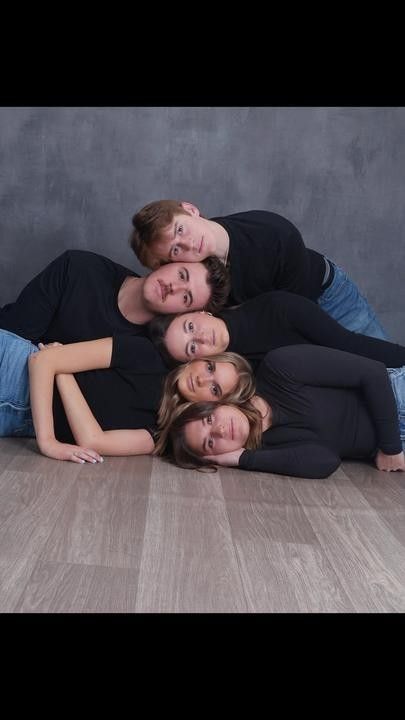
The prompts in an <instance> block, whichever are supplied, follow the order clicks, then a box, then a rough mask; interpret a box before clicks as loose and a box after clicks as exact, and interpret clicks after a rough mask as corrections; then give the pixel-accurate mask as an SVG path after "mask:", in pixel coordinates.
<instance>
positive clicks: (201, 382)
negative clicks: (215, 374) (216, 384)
mask: <svg viewBox="0 0 405 720" xmlns="http://www.w3.org/2000/svg"><path fill="white" fill-rule="evenodd" d="M196 382H197V385H198V387H205V386H207V385H209V384H210V383H211V382H212V380H211V378H209V377H208V378H204V377H200V376H199V375H197V377H196Z"/></svg>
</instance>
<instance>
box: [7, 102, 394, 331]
mask: <svg viewBox="0 0 405 720" xmlns="http://www.w3.org/2000/svg"><path fill="white" fill-rule="evenodd" d="M165 197H178V198H183V199H186V200H191V201H193V202H195V203H196V204H197V205H199V207H200V209H201V210H202V211H203V213H204V214H205V215H207V216H213V215H220V214H227V213H232V212H237V211H242V210H252V209H267V210H273V211H275V212H278V213H280V214H282V215H285V216H286V217H287V218H289V219H290V220H291V221H292V222H294V223H295V224H296V225H297V227H298V228H299V229H300V231H301V233H302V235H303V237H304V240H305V242H306V244H307V245H308V246H309V247H313V248H315V249H317V250H320V251H321V252H325V253H327V254H329V256H330V257H331V258H332V259H333V260H335V261H336V262H338V263H340V264H341V265H343V267H344V268H345V269H346V270H347V271H348V272H349V274H350V275H351V276H352V277H353V279H354V280H355V281H356V282H357V283H358V284H359V286H360V287H361V288H362V290H363V291H364V293H365V294H366V295H367V296H368V298H369V300H370V302H371V303H372V304H373V306H374V307H375V309H376V310H377V312H378V314H379V316H380V318H381V320H382V321H383V323H384V324H385V326H386V328H387V329H388V330H389V331H390V332H391V335H392V337H393V338H395V339H396V340H398V341H401V342H405V322H404V319H405V314H404V311H405V284H404V282H403V280H404V277H405V272H404V268H405V265H404V261H405V243H404V229H403V228H404V225H405V223H404V220H405V217H404V213H405V108H402V107H401V108H346V107H344V108H333V107H328V108H322V107H321V108H303V107H300V108H220V107H217V108H206V107H204V108H198V107H190V108H175V107H172V108H164V107H162V108H142V107H139V108H0V208H1V211H0V243H1V268H0V305H1V304H3V303H5V302H10V301H11V300H13V299H14V298H15V297H16V295H17V294H18V292H19V291H20V289H21V288H22V287H23V285H24V284H25V283H26V282H27V281H28V280H29V279H30V278H31V277H32V276H33V275H34V274H35V273H37V272H38V271H39V270H41V269H42V268H43V267H44V266H45V264H46V263H47V262H49V261H50V260H51V259H53V258H54V257H56V255H58V254H59V253H60V252H62V251H63V250H65V249H66V248H73V247H74V248H84V249H88V250H93V251H95V252H99V253H102V254H105V255H108V256H110V257H111V258H113V259H114V260H116V261H118V262H121V263H123V264H125V265H128V266H131V267H133V268H134V269H136V270H138V271H139V269H140V267H139V264H138V263H137V261H136V259H135V257H134V256H133V254H132V252H131V251H130V249H129V247H128V235H129V231H130V219H131V217H132V215H133V213H134V212H135V211H136V210H138V209H139V208H140V207H141V206H142V205H144V204H145V203H147V202H150V201H151V200H155V199H159V198H165ZM142 272H143V270H142Z"/></svg>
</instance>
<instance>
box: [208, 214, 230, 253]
mask: <svg viewBox="0 0 405 720" xmlns="http://www.w3.org/2000/svg"><path fill="white" fill-rule="evenodd" d="M210 222H212V225H213V228H214V233H215V241H216V245H215V255H216V256H217V257H219V259H220V260H222V261H223V262H224V263H226V261H227V259H228V253H229V235H228V232H227V230H225V228H224V227H222V225H220V224H219V223H217V222H215V220H210Z"/></svg>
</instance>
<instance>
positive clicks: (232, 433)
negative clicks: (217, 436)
mask: <svg viewBox="0 0 405 720" xmlns="http://www.w3.org/2000/svg"><path fill="white" fill-rule="evenodd" d="M231 438H232V440H233V439H234V432H233V420H232V418H231Z"/></svg>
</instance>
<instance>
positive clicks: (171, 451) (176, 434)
mask: <svg viewBox="0 0 405 720" xmlns="http://www.w3.org/2000/svg"><path fill="white" fill-rule="evenodd" d="M218 405H232V403H222V402H221V403H216V402H197V403H190V402H189V403H185V404H184V405H180V406H178V407H177V409H176V410H175V412H174V416H173V418H172V421H171V423H170V425H169V426H168V428H167V431H166V432H165V434H164V443H163V442H162V443H161V442H160V440H161V438H159V440H158V442H157V443H156V446H155V449H154V451H153V454H154V455H164V454H166V455H167V456H168V458H169V459H170V460H171V461H172V462H174V463H175V464H176V465H178V466H179V467H182V468H186V469H188V470H201V471H203V472H216V470H217V467H216V465H215V463H214V462H212V461H210V460H207V459H205V458H204V457H202V456H200V455H197V453H194V452H193V451H192V450H191V449H190V448H189V447H188V445H187V442H186V437H185V428H186V426H187V424H188V423H189V422H192V421H193V420H201V419H203V418H206V417H208V415H211V414H212V413H213V412H215V408H217V407H218ZM234 406H235V407H237V408H238V409H239V410H241V411H242V412H243V413H244V415H245V416H246V417H247V419H248V422H249V429H250V431H249V436H248V439H247V441H246V449H247V450H255V449H256V448H258V447H260V444H261V439H262V416H261V414H260V412H259V410H258V409H257V408H256V407H255V406H254V405H253V404H252V403H251V402H250V401H249V400H248V401H246V402H245V403H242V404H241V405H236V404H234Z"/></svg>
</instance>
